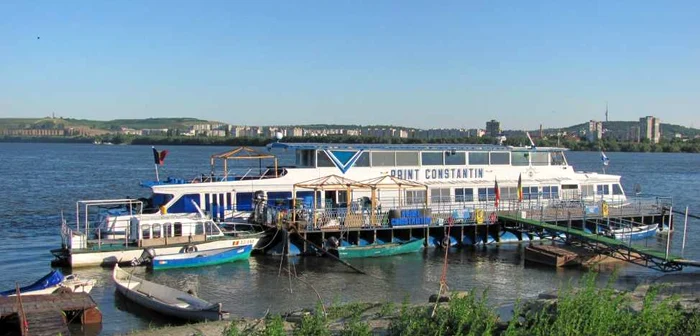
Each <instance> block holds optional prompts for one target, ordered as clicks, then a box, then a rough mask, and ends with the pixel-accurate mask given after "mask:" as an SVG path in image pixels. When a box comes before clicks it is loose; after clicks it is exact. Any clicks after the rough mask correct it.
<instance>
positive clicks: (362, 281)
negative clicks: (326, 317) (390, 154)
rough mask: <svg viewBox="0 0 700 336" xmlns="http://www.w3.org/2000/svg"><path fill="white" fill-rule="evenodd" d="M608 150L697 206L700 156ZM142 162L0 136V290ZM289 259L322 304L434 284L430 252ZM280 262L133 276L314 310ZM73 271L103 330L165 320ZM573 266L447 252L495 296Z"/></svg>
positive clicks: (173, 170) (516, 255) (174, 167)
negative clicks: (342, 260) (87, 285)
mask: <svg viewBox="0 0 700 336" xmlns="http://www.w3.org/2000/svg"><path fill="white" fill-rule="evenodd" d="M159 149H166V148H159ZM167 149H168V150H169V151H170V154H169V155H168V157H167V159H166V162H165V165H164V166H163V167H162V169H161V176H170V175H172V176H178V177H194V176H195V175H197V174H201V173H207V172H208V171H209V155H211V154H213V153H217V152H222V151H225V150H228V149H230V148H227V147H194V146H171V147H168V148H167ZM606 154H607V155H608V157H609V158H610V166H609V167H608V172H609V173H612V174H619V175H622V176H623V177H622V184H623V187H624V188H625V191H626V192H627V193H628V194H631V193H632V192H633V190H634V185H635V184H636V183H638V184H640V185H641V187H642V191H643V193H644V194H647V195H659V196H672V197H673V200H674V206H675V207H676V208H677V209H680V208H684V207H685V206H686V205H687V206H690V211H691V213H694V214H700V202H699V201H698V197H699V196H700V155H698V154H664V153H606ZM291 159H292V158H291V157H287V158H283V161H288V160H291ZM568 159H569V162H570V163H571V164H572V165H573V166H574V167H575V169H576V170H585V171H600V170H601V161H600V153H592V152H571V153H568ZM152 160H153V158H152V154H151V149H150V147H148V146H96V145H83V144H25V143H19V144H15V143H0V181H2V190H3V191H4V192H3V194H4V195H5V196H4V197H3V199H4V201H2V202H0V251H2V256H3V260H2V261H0V289H9V288H12V287H13V286H14V285H15V282H16V281H18V282H19V283H20V284H26V283H29V282H32V281H34V280H36V279H37V278H39V277H41V276H43V275H45V274H46V273H48V271H49V267H50V265H49V264H50V261H51V258H52V257H51V254H50V253H49V250H50V249H52V248H56V247H58V246H59V245H60V237H59V221H60V211H61V210H64V211H65V212H66V214H72V213H73V212H74V211H75V210H74V209H75V201H77V200H79V199H99V198H121V197H125V196H131V197H140V196H147V195H148V191H147V190H146V189H143V188H141V187H139V185H138V183H139V181H141V180H145V179H152V178H153V177H154V171H153V161H152ZM283 163H284V162H283ZM287 163H288V162H287ZM679 219H681V218H680V216H678V217H677V222H676V223H682V221H680V220H679ZM677 228H678V226H677ZM681 231H682V230H677V232H678V233H676V234H675V235H674V245H675V246H674V249H676V250H678V249H679V248H680V232H681ZM651 243H652V244H654V243H657V242H655V241H652V242H651ZM687 246H688V247H687V248H686V250H685V256H686V257H688V258H691V259H696V260H697V259H700V221H697V220H691V221H690V222H689V228H688V244H687ZM292 262H293V267H294V268H295V269H296V272H297V274H298V276H299V277H300V278H301V279H303V280H304V281H305V282H308V283H311V284H313V285H314V287H315V288H316V289H317V290H318V291H319V292H320V294H321V296H322V297H323V299H324V300H325V301H326V302H331V301H340V302H345V301H352V300H371V301H379V300H392V301H396V302H399V301H401V300H403V299H404V298H405V297H406V296H407V295H409V296H410V298H411V300H413V301H425V300H427V298H428V296H430V295H431V294H433V293H435V292H436V291H437V289H438V286H439V280H440V274H441V266H442V254H441V253H438V252H437V251H436V250H434V249H429V250H427V251H425V252H424V253H420V254H414V255H404V256H396V257H391V258H378V259H366V260H356V261H353V264H354V265H355V266H357V267H359V268H361V269H363V270H365V271H367V272H368V273H370V274H371V275H373V276H371V277H370V276H364V275H359V274H355V273H352V272H351V271H349V270H348V269H347V268H346V267H344V266H342V265H340V264H338V263H336V262H333V261H331V260H328V259H324V258H313V257H308V258H296V259H292ZM279 265H280V259H279V258H272V257H262V256H254V257H251V259H250V260H249V261H246V262H239V263H232V264H227V265H222V266H216V267H206V268H199V269H187V270H172V271H166V272H158V273H156V274H142V275H143V276H146V277H147V278H149V279H152V280H154V281H156V282H159V283H163V284H167V285H170V286H173V287H177V288H185V289H194V290H195V291H196V292H197V293H198V295H199V296H200V297H202V298H204V299H207V300H210V301H221V302H223V303H224V307H225V308H226V309H227V310H229V311H230V312H231V313H232V314H233V315H238V316H246V317H259V316H261V315H262V314H263V313H264V312H265V311H266V310H267V309H270V310H271V311H272V312H281V311H289V310H293V309H297V308H305V307H306V308H310V307H313V306H314V302H315V299H316V295H315V293H314V292H313V290H311V289H310V288H308V287H307V286H306V285H304V284H302V283H301V282H298V281H295V280H294V279H291V280H290V279H289V278H288V277H287V276H284V275H281V276H280V275H278V270H279ZM615 265H616V267H617V269H618V274H619V278H620V279H619V282H618V284H619V286H621V287H627V288H631V287H632V286H634V285H635V284H637V283H639V282H641V281H645V280H648V279H650V278H654V277H657V276H659V275H661V274H660V273H659V272H657V271H653V270H648V269H645V268H642V267H639V266H633V265H627V264H623V263H617V264H615ZM698 271H700V270H694V269H687V270H685V271H684V272H698ZM136 272H137V274H138V273H145V270H137V271H136ZM77 273H78V274H80V275H81V276H82V277H85V278H96V279H98V285H97V286H96V287H95V288H94V289H93V291H92V296H93V298H94V299H95V301H97V303H98V305H99V307H100V310H102V312H103V314H104V321H103V325H102V330H101V334H104V335H111V334H115V333H126V332H129V331H132V330H138V329H144V328H148V327H149V326H158V325H163V324H168V323H169V321H168V320H167V318H164V317H162V316H158V315H155V314H152V313H150V312H147V311H144V310H143V309H139V307H137V306H136V307H135V306H134V305H133V304H131V303H129V302H125V301H124V300H122V298H121V297H120V296H117V295H115V287H114V284H113V283H112V282H111V280H110V274H111V272H110V270H108V269H103V268H99V267H94V268H85V269H79V270H77ZM601 273H602V276H601V281H603V280H605V278H606V277H607V276H609V275H610V274H611V273H612V268H611V267H606V268H605V269H602V270H601ZM581 275H582V272H581V271H580V270H578V269H558V270H555V269H551V268H541V267H532V266H530V265H529V264H528V265H527V266H525V265H524V262H523V256H522V246H518V245H510V246H486V247H479V248H465V249H461V250H454V251H451V252H450V255H449V267H448V283H449V286H450V289H451V290H469V289H472V288H477V289H487V288H488V290H489V297H490V299H491V301H492V302H493V303H494V304H504V303H510V302H513V301H515V299H517V298H518V297H522V298H528V297H533V296H536V295H537V294H539V293H541V292H544V291H548V290H551V289H554V288H556V287H558V286H560V285H561V284H562V283H566V282H568V281H569V280H570V279H577V278H579V277H580V276H581ZM78 328H79V327H78ZM75 331H76V332H77V331H78V330H75Z"/></svg>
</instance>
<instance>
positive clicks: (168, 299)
mask: <svg viewBox="0 0 700 336" xmlns="http://www.w3.org/2000/svg"><path fill="white" fill-rule="evenodd" d="M112 277H113V279H114V282H115V283H116V285H117V291H118V292H119V293H121V294H122V295H124V296H125V297H126V298H127V299H129V300H131V301H133V302H135V303H137V304H139V305H141V306H143V307H146V308H148V309H151V310H153V311H156V312H158V313H161V314H163V315H167V316H171V317H176V318H179V319H182V320H187V321H217V320H221V319H224V318H226V317H227V315H228V314H227V313H225V312H222V311H221V304H211V303H209V302H206V301H204V300H202V299H199V298H197V297H194V296H192V295H190V294H187V293H185V292H182V291H179V290H177V289H174V288H170V287H167V286H163V285H159V284H156V283H153V282H150V281H146V280H143V279H140V278H137V277H134V276H131V275H130V274H129V273H128V272H126V271H124V270H122V269H121V268H119V266H115V267H114V272H113V275H112Z"/></svg>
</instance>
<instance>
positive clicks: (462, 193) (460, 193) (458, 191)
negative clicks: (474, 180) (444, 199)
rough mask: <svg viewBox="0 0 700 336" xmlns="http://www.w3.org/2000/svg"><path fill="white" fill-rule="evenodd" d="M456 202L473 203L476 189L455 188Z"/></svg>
mask: <svg viewBox="0 0 700 336" xmlns="http://www.w3.org/2000/svg"><path fill="white" fill-rule="evenodd" d="M455 201H456V202H473V201H474V189H472V188H455Z"/></svg>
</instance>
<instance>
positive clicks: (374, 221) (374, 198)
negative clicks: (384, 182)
mask: <svg viewBox="0 0 700 336" xmlns="http://www.w3.org/2000/svg"><path fill="white" fill-rule="evenodd" d="M370 196H371V197H372V199H371V201H372V203H371V205H370V209H369V212H370V217H369V221H370V224H371V225H372V226H375V225H376V224H377V219H376V218H375V214H374V210H375V209H376V208H377V188H376V187H372V191H371V195H370ZM375 233H376V230H375ZM374 240H375V241H376V240H377V237H376V235H375V237H374Z"/></svg>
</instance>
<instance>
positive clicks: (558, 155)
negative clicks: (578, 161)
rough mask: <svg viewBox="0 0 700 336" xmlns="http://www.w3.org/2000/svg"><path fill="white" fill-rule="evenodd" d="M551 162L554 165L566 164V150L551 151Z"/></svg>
mask: <svg viewBox="0 0 700 336" xmlns="http://www.w3.org/2000/svg"><path fill="white" fill-rule="evenodd" d="M550 154H551V156H550V158H551V161H550V162H551V163H552V166H565V165H566V159H565V158H564V152H551V153H550Z"/></svg>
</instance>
